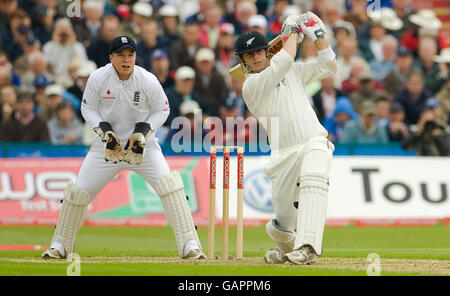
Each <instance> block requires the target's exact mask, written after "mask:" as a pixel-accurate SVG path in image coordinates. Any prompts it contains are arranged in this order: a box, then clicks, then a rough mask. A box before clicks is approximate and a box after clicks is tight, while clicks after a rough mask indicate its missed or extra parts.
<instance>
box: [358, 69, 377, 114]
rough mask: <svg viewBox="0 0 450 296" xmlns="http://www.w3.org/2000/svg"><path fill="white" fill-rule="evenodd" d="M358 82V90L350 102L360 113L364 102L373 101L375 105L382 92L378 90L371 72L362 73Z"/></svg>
mask: <svg viewBox="0 0 450 296" xmlns="http://www.w3.org/2000/svg"><path fill="white" fill-rule="evenodd" d="M358 80H359V82H358V89H357V90H356V91H354V92H352V93H351V94H350V100H351V101H352V104H353V107H354V108H355V110H356V111H357V112H360V111H361V110H360V108H361V105H362V103H363V102H364V101H371V102H373V103H374V104H375V103H376V101H377V99H378V98H379V97H380V96H381V95H382V92H381V91H380V90H377V89H376V80H375V79H374V78H373V75H372V73H371V72H370V70H368V71H364V72H363V73H361V75H360V76H359V79H358Z"/></svg>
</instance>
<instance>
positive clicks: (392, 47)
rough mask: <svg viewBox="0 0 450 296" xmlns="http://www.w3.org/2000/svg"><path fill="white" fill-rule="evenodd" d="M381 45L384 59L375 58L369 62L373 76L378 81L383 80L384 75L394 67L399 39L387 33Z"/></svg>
mask: <svg viewBox="0 0 450 296" xmlns="http://www.w3.org/2000/svg"><path fill="white" fill-rule="evenodd" d="M381 46H382V47H381V49H382V53H383V59H382V60H376V59H374V60H372V61H371V62H370V63H369V66H370V70H371V71H372V73H373V77H374V78H375V79H376V80H378V81H383V79H384V77H386V75H387V74H389V72H391V71H392V69H394V67H395V58H396V53H397V47H398V41H397V39H395V38H394V37H393V36H390V35H387V36H385V37H384V38H383V40H382V41H381Z"/></svg>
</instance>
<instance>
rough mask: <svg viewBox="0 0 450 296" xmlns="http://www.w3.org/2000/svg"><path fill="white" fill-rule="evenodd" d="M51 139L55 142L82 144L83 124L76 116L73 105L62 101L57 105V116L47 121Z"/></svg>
mask: <svg viewBox="0 0 450 296" xmlns="http://www.w3.org/2000/svg"><path fill="white" fill-rule="evenodd" d="M47 126H48V131H49V135H50V141H51V142H52V143H53V144H81V143H82V136H83V124H82V123H81V121H80V120H79V119H78V118H76V117H75V114H74V112H73V109H72V106H71V105H70V104H69V103H68V102H65V101H63V102H61V103H60V104H58V106H57V107H56V116H55V117H53V118H52V119H50V121H49V122H48V123H47Z"/></svg>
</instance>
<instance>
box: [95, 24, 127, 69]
mask: <svg viewBox="0 0 450 296" xmlns="http://www.w3.org/2000/svg"><path fill="white" fill-rule="evenodd" d="M118 33H119V19H118V18H117V17H116V16H114V15H110V16H107V17H105V18H104V19H103V21H102V26H101V28H100V34H99V35H98V36H97V37H96V38H95V39H94V40H93V41H92V43H91V45H89V47H88V48H87V55H88V57H89V59H90V60H91V61H94V62H95V64H97V67H98V68H100V67H103V66H105V65H107V64H109V62H110V61H109V54H108V52H109V45H110V43H111V42H112V41H113V39H114V38H115V37H116V36H117V35H118Z"/></svg>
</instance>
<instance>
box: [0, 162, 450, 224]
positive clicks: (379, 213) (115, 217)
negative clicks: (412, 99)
mask: <svg viewBox="0 0 450 296" xmlns="http://www.w3.org/2000/svg"><path fill="white" fill-rule="evenodd" d="M166 159H167V161H168V163H169V166H170V167H171V169H172V170H178V171H180V173H181V176H182V179H183V182H184V185H185V191H186V195H187V196H188V197H189V199H188V204H189V207H190V209H191V212H192V215H193V218H194V221H195V223H196V225H199V226H206V225H207V224H208V202H209V190H208V189H209V186H210V184H209V180H208V177H209V173H210V171H209V165H210V163H209V158H208V157H206V156H201V157H187V156H184V157H183V156H169V157H166ZM237 160H238V159H237V156H231V157H230V161H229V165H230V168H229V169H227V170H226V172H227V174H229V178H227V180H228V182H229V188H230V190H229V191H230V203H229V208H230V224H235V223H236V213H237V199H236V197H237V187H238V184H237V183H238V180H241V178H238V170H237ZM239 160H240V161H242V160H241V159H239ZM82 161H83V158H35V159H33V158H26V159H17V158H15V159H2V160H0V224H27V225H33V224H43V225H54V224H56V222H57V218H58V214H59V210H60V209H61V199H62V197H63V191H64V188H65V186H66V184H67V182H69V181H75V179H76V175H77V173H78V170H79V168H80V166H81V164H82ZM243 162H244V165H245V178H244V218H245V219H244V220H245V224H246V225H255V224H259V223H261V222H263V221H266V220H268V219H271V218H274V216H275V215H274V212H273V203H272V190H271V181H270V178H269V177H268V176H267V175H266V174H265V172H264V166H265V165H266V164H267V163H268V162H269V157H267V156H245V158H244V160H243ZM448 167H450V158H446V157H441V158H433V157H427V158H422V157H379V156H376V157H360V156H351V157H348V156H337V157H334V159H333V163H332V167H331V170H330V190H329V198H328V209H327V217H328V218H327V225H328V226H346V225H349V224H354V225H356V226H382V225H397V226H405V225H435V224H437V223H443V224H444V225H449V224H450V199H449V196H448V195H449V186H450V179H449V174H448ZM215 172H216V174H217V175H216V176H215V177H216V181H217V184H216V188H217V189H216V203H217V205H216V211H217V221H218V224H221V218H222V217H221V215H222V188H223V184H222V183H223V175H222V174H223V172H224V170H223V159H222V157H221V156H220V157H217V161H216V167H215ZM86 224H90V225H142V226H145V225H152V226H153V225H155V226H156V225H166V224H167V221H166V219H165V216H164V212H163V208H162V205H161V202H160V200H159V197H158V196H157V195H156V194H155V192H154V191H153V189H152V188H151V186H150V185H149V184H147V183H146V182H145V181H144V180H143V179H142V178H141V177H140V176H139V175H137V174H135V173H134V172H131V171H123V172H121V173H119V174H118V175H117V176H116V177H115V178H114V179H113V180H112V181H111V182H110V183H108V185H107V186H106V187H105V188H104V189H103V190H102V191H101V192H100V193H99V194H98V195H97V197H95V199H94V201H93V202H92V203H91V204H90V205H89V207H88V212H87V220H86Z"/></svg>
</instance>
